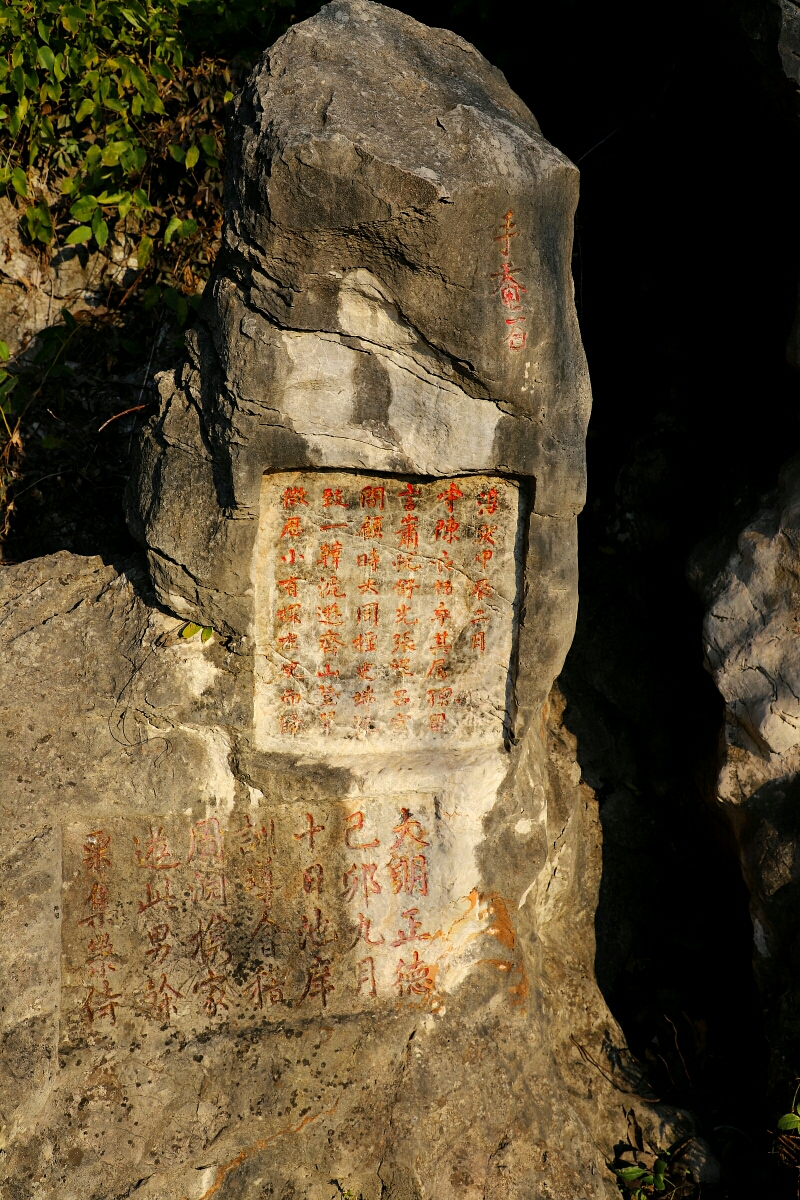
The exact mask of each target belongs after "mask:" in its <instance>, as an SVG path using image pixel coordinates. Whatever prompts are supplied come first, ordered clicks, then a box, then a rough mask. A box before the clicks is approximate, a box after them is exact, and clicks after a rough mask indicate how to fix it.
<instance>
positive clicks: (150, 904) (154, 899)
mask: <svg viewBox="0 0 800 1200" xmlns="http://www.w3.org/2000/svg"><path fill="white" fill-rule="evenodd" d="M163 883H164V894H163V896H162V894H161V892H160V891H159V890H158V889H159V885H158V884H156V886H155V887H153V885H152V884H150V883H146V884H145V892H146V897H147V898H146V899H145V900H140V901H139V913H140V914H141V913H143V912H147V910H148V909H150V908H155V906H156V905H157V904H163V905H164V908H166V909H168V910H169V911H171V912H174V911H176V910H177V907H178V905H177V903H176V900H175V898H174V897H173V896H172V895H171V893H170V890H169V888H170V881H169V879H168V878H166V879H164V880H163Z"/></svg>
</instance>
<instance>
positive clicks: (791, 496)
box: [696, 459, 800, 1085]
mask: <svg viewBox="0 0 800 1200" xmlns="http://www.w3.org/2000/svg"><path fill="white" fill-rule="evenodd" d="M798 547H800V461H798V460H797V459H795V460H793V461H792V462H790V463H789V464H787V466H786V467H784V469H783V471H782V472H781V478H780V486H779V489H778V491H777V493H776V495H775V496H774V497H773V498H772V500H771V502H770V503H769V504H767V505H765V506H764V507H763V508H762V509H761V510H760V511H759V512H758V513H757V515H756V517H755V519H754V520H753V521H752V522H751V523H750V524H749V525H748V526H747V527H746V528H745V529H743V530H742V532H741V534H740V535H739V537H738V540H737V543H736V548H735V550H734V552H733V553H732V554H731V556H730V557H729V559H728V561H727V562H726V563H725V565H724V567H723V568H722V569H721V570H718V571H714V570H713V569H712V568H711V567H710V566H709V565H707V564H703V563H702V562H700V561H698V563H697V564H696V570H697V574H698V579H699V580H700V581H701V588H702V589H703V590H704V591H705V595H706V599H707V604H708V611H707V613H706V618H705V622H704V644H705V653H706V661H707V664H708V668H709V670H710V671H711V673H712V675H713V677H714V681H715V683H716V685H717V687H718V688H719V690H720V692H721V694H722V697H723V699H724V701H725V726H724V736H723V738H722V742H721V764H720V773H719V777H718V783H717V788H718V798H719V800H720V801H721V803H722V804H723V805H724V807H725V810H726V812H727V814H728V816H729V819H730V821H731V824H732V827H733V830H734V832H735V834H736V837H737V840H738V843H739V847H740V853H741V859H742V866H743V870H744V874H745V878H746V881H747V884H748V886H749V888H750V893H751V913H752V918H753V931H754V944H755V955H754V962H755V968H756V974H757V976H758V980H759V984H760V986H761V989H762V991H763V993H764V1002H765V1011H766V1014H767V1024H768V1032H769V1040H770V1045H771V1046H772V1049H773V1063H772V1066H773V1078H774V1082H775V1083H776V1085H777V1084H781V1083H785V1082H786V1080H788V1079H791V1078H793V1077H794V1075H795V1074H796V1073H797V1070H798V1066H799V1065H800V1038H798V1030H797V1016H796V1013H797V1005H798V1000H800V987H799V986H798V972H797V962H796V956H797V949H796V947H797V937H798V929H799V928H800V925H799V923H798V916H797V911H798V903H797V900H798V894H800V859H798V852H797V844H798V832H800V830H799V828H798V797H799V796H800V791H799V790H798V788H799V786H800V785H799V784H798V780H799V779H800V652H799V651H798V629H799V628H800V550H799V549H798Z"/></svg>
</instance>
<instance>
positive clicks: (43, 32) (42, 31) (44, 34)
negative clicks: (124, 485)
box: [36, 21, 50, 44]
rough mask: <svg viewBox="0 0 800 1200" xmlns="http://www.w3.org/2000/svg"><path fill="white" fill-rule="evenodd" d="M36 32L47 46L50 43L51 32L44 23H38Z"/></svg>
mask: <svg viewBox="0 0 800 1200" xmlns="http://www.w3.org/2000/svg"><path fill="white" fill-rule="evenodd" d="M36 31H37V33H38V34H39V37H40V38H41V39H42V41H43V42H44V43H45V44H47V43H48V42H49V41H50V30H49V29H48V28H47V26H46V25H45V23H44V21H37V22H36Z"/></svg>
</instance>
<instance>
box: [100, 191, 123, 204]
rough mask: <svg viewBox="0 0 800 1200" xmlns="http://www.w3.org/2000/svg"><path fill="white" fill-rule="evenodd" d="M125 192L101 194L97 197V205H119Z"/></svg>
mask: <svg viewBox="0 0 800 1200" xmlns="http://www.w3.org/2000/svg"><path fill="white" fill-rule="evenodd" d="M125 195H127V193H126V192H101V193H100V195H99V196H98V197H97V203H98V204H119V202H120V200H121V199H122V198H123V196H125Z"/></svg>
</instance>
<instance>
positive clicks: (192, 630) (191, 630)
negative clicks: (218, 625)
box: [181, 621, 202, 638]
mask: <svg viewBox="0 0 800 1200" xmlns="http://www.w3.org/2000/svg"><path fill="white" fill-rule="evenodd" d="M201 628H202V626H201V625H195V624H194V622H193V621H190V622H189V624H188V625H184V627H183V629H182V630H181V637H182V638H192V637H194V635H195V634H196V633H199V632H200V630H201Z"/></svg>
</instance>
